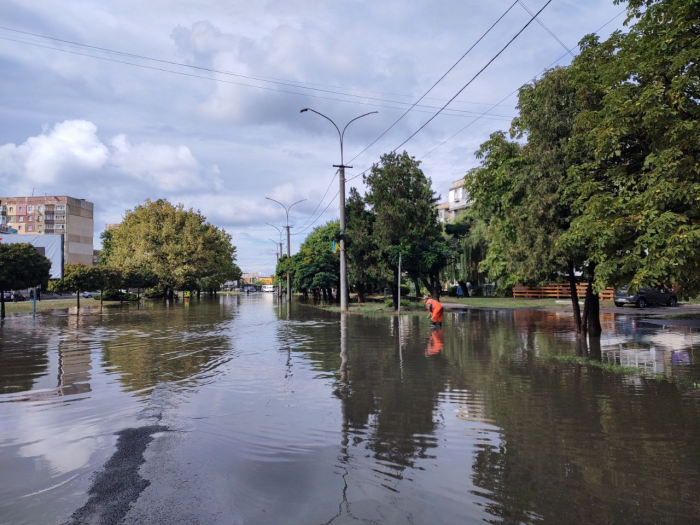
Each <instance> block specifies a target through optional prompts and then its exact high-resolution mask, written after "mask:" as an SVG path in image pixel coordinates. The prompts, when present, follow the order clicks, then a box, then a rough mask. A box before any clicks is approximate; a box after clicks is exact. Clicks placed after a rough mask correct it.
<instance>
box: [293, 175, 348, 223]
mask: <svg viewBox="0 0 700 525" xmlns="http://www.w3.org/2000/svg"><path fill="white" fill-rule="evenodd" d="M337 175H338V170H336V172H335V173H334V174H333V178H332V179H331V182H330V183H329V184H328V187H327V188H326V192H325V193H324V194H323V197H321V200H320V201H318V205H317V206H316V209H315V210H314V211H312V212H311V213H310V214H309V216H308V218H307V219H306V220H305V221H304V223H303V224H302V225H301V226H299V228H303V227H304V226H305V225H306V223H307V222H309V220H311V217H313V216H314V215H316V211H318V209H319V208H320V207H321V204H323V201H324V199H325V198H326V195H328V191H329V190H330V189H331V186H332V185H333V181H335V178H336V176H337Z"/></svg>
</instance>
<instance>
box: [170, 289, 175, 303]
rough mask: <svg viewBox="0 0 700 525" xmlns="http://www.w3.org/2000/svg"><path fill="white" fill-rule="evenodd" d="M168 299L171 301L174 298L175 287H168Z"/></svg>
mask: <svg viewBox="0 0 700 525" xmlns="http://www.w3.org/2000/svg"><path fill="white" fill-rule="evenodd" d="M168 300H169V301H170V302H171V303H172V302H173V301H174V300H175V289H174V288H168Z"/></svg>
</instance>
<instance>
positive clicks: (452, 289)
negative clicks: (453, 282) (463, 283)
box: [447, 286, 457, 297]
mask: <svg viewBox="0 0 700 525" xmlns="http://www.w3.org/2000/svg"><path fill="white" fill-rule="evenodd" d="M447 295H448V296H450V297H457V286H450V287H449V289H448V290H447Z"/></svg>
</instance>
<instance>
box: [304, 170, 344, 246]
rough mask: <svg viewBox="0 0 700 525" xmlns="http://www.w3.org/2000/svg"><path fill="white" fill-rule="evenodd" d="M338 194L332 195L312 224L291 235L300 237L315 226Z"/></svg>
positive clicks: (338, 192) (337, 192)
mask: <svg viewBox="0 0 700 525" xmlns="http://www.w3.org/2000/svg"><path fill="white" fill-rule="evenodd" d="M348 180H351V179H348ZM339 194H340V190H338V191H336V192H335V195H333V198H332V199H331V200H330V202H329V203H328V205H327V206H326V207H325V208H323V211H322V212H321V213H319V215H318V217H316V218H315V219H314V220H313V222H312V223H311V224H309V225H308V226H307V227H306V228H304V229H303V230H301V231H298V232H295V233H292V235H300V234H302V233H304V232H305V231H306V230H308V229H309V228H311V227H312V226H313V225H314V224H316V221H318V220H319V219H320V218H321V217H322V216H323V214H324V213H326V210H328V208H330V206H331V204H333V201H334V200H335V198H336V197H337V196H338V195H339ZM321 202H323V201H321Z"/></svg>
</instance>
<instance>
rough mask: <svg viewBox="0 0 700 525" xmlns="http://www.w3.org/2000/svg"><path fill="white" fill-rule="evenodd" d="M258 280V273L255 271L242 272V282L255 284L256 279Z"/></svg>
mask: <svg viewBox="0 0 700 525" xmlns="http://www.w3.org/2000/svg"><path fill="white" fill-rule="evenodd" d="M257 280H258V273H257V272H254V273H251V272H243V273H242V274H241V282H243V283H245V284H253V283H254V282H255V281H257Z"/></svg>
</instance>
